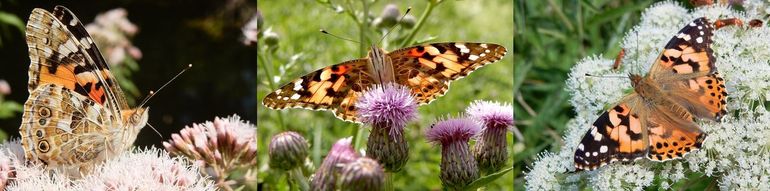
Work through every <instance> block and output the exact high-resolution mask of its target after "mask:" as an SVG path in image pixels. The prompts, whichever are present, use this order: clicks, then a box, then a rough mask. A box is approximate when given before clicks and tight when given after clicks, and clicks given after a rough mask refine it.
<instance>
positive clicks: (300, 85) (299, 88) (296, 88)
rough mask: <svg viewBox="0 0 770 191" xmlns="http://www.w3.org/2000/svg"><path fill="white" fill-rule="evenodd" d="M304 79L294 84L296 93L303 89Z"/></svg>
mask: <svg viewBox="0 0 770 191" xmlns="http://www.w3.org/2000/svg"><path fill="white" fill-rule="evenodd" d="M302 80H303V79H302V78H300V79H298V80H297V81H296V82H294V91H299V90H301V89H302Z"/></svg>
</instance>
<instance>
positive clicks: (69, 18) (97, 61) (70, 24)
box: [53, 6, 128, 109]
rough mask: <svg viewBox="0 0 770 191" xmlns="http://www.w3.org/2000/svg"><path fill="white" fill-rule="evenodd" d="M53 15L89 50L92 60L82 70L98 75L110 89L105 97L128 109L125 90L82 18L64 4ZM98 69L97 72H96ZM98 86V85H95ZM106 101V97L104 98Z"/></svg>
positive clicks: (84, 49)
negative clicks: (117, 82) (119, 83)
mask: <svg viewBox="0 0 770 191" xmlns="http://www.w3.org/2000/svg"><path fill="white" fill-rule="evenodd" d="M53 15H54V16H55V17H56V18H57V19H58V20H60V21H61V22H62V23H64V24H65V26H66V28H67V30H68V31H69V32H70V34H72V37H74V38H73V39H75V40H77V41H78V42H79V43H80V44H81V46H80V47H81V48H82V50H83V51H84V52H87V54H86V55H87V56H88V58H89V59H90V62H87V63H88V64H87V65H84V66H83V68H82V70H83V71H89V72H90V73H93V74H95V75H97V76H98V79H99V81H100V83H102V84H104V85H105V87H106V88H107V89H108V90H107V91H103V94H104V95H105V97H110V98H109V99H108V100H114V101H116V103H115V104H116V105H117V106H118V107H119V108H118V109H128V104H127V102H126V99H125V97H123V91H122V90H121V89H120V86H119V85H118V84H116V82H115V77H114V76H113V75H112V72H110V70H109V69H110V67H109V65H107V61H106V60H105V59H104V57H103V56H102V53H101V52H100V51H99V48H98V47H97V46H96V42H94V40H93V38H92V37H91V35H89V34H88V31H86V28H85V27H84V26H83V23H82V22H81V21H80V19H78V18H77V16H75V14H74V13H72V11H70V10H69V9H67V8H66V7H63V6H56V7H54V11H53ZM94 71H96V72H94ZM76 73H77V72H76ZM94 86H96V85H94ZM102 101H104V99H102Z"/></svg>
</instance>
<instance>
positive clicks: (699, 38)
mask: <svg viewBox="0 0 770 191" xmlns="http://www.w3.org/2000/svg"><path fill="white" fill-rule="evenodd" d="M695 41H696V42H698V43H703V37H698V38H696V39H695Z"/></svg>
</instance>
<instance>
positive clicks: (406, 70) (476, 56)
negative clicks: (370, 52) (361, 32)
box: [388, 42, 506, 104]
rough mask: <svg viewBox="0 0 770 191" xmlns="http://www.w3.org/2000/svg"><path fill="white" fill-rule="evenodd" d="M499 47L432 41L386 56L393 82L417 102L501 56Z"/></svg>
mask: <svg viewBox="0 0 770 191" xmlns="http://www.w3.org/2000/svg"><path fill="white" fill-rule="evenodd" d="M505 53H506V49H505V47H503V46H500V45H497V44H489V43H461V42H450V43H434V44H425V45H418V46H414V47H409V48H403V49H399V50H396V51H393V52H391V53H388V56H389V57H390V58H391V60H393V65H394V67H393V68H395V70H396V71H395V73H396V81H397V82H398V83H399V84H402V85H406V86H407V87H410V88H411V89H412V94H413V95H414V96H415V97H416V101H417V102H418V103H420V104H427V103H430V102H431V101H433V100H435V99H436V98H438V97H439V96H442V95H444V93H446V91H448V89H449V83H450V82H452V81H453V80H457V79H460V78H462V77H465V76H467V75H468V74H470V73H471V72H473V71H475V70H476V69H478V68H480V67H482V66H484V65H486V64H489V63H493V62H496V61H498V60H500V59H502V57H503V56H505Z"/></svg>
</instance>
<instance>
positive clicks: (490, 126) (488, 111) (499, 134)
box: [465, 101, 513, 173]
mask: <svg viewBox="0 0 770 191" xmlns="http://www.w3.org/2000/svg"><path fill="white" fill-rule="evenodd" d="M465 113H466V114H468V115H469V116H470V117H471V118H472V119H475V120H477V121H480V122H482V123H483V125H484V127H483V129H482V130H481V134H480V136H479V137H477V138H478V139H477V142H476V145H475V146H474V147H473V156H474V157H475V158H476V161H477V162H478V164H479V168H481V169H482V170H483V171H484V172H486V173H493V172H496V171H498V170H500V169H502V167H503V166H504V165H505V162H506V160H507V159H508V143H507V140H506V139H505V135H506V133H507V132H508V127H510V126H511V125H513V107H512V106H511V105H510V104H500V103H496V102H488V101H476V102H473V104H471V106H470V107H468V109H466V110H465Z"/></svg>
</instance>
